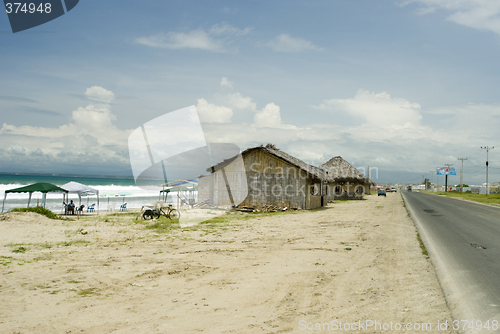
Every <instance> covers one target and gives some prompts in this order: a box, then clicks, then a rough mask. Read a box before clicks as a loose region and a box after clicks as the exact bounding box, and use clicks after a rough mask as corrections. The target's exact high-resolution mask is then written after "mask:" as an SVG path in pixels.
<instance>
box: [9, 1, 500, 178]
mask: <svg viewBox="0 0 500 334" xmlns="http://www.w3.org/2000/svg"><path fill="white" fill-rule="evenodd" d="M0 45H1V47H0V60H1V61H0V143H1V145H0V172H10V173H12V172H17V173H60V174H61V173H62V174H85V175H123V176H131V175H132V171H131V166H130V161H129V150H128V146H127V145H128V137H129V136H130V134H131V133H132V132H133V131H134V130H135V129H137V128H138V127H140V126H141V125H142V124H144V123H146V122H148V121H150V120H153V119H155V118H157V117H160V116H162V115H164V114H166V113H169V112H173V111H175V110H178V109H182V108H186V107H189V106H193V105H194V106H196V109H197V111H198V114H199V117H200V121H201V122H202V128H203V132H204V135H205V138H206V141H207V142H213V143H234V144H236V145H238V146H239V147H240V148H241V149H246V148H248V147H253V146H256V145H261V144H264V145H265V144H267V143H273V144H275V145H276V146H277V147H278V148H280V149H282V150H283V151H285V152H287V153H289V154H291V155H294V156H296V157H298V158H300V159H302V160H304V161H305V162H307V163H309V164H312V165H316V166H319V165H321V164H322V163H324V162H326V161H327V160H329V159H330V158H332V157H334V156H339V155H340V156H342V157H343V158H344V159H346V160H347V161H349V162H350V163H351V164H352V165H354V166H355V167H365V168H366V167H367V166H370V167H371V168H375V169H374V170H375V171H378V175H375V172H373V173H372V174H371V175H370V176H371V177H372V178H373V179H374V181H375V182H421V181H422V180H423V178H424V177H427V178H430V179H431V181H433V182H434V181H435V180H436V167H439V166H444V165H445V164H453V166H454V167H456V169H457V174H460V173H459V172H460V167H461V161H459V160H457V159H458V158H467V160H465V161H464V182H465V183H468V184H481V183H483V182H485V174H486V167H485V161H486V150H484V149H481V146H490V147H491V146H494V147H495V149H492V150H490V151H489V161H490V163H489V166H490V168H489V174H490V175H489V180H490V182H498V181H500V133H499V129H500V94H499V93H498V87H500V64H499V62H500V60H499V59H500V57H499V55H500V2H499V1H497V0H352V1H343V0H337V1H335V0H330V1H314V0H312V1H290V0H283V1H281V0H273V1H250V0H249V1H210V2H208V1H160V0H150V1H128V0H106V1H98V0H86V1H80V2H79V4H78V5H77V6H76V7H75V8H73V9H72V10H71V11H70V12H68V13H67V14H65V15H63V16H61V17H59V18H57V19H55V20H53V21H50V22H48V23H45V24H43V25H40V26H38V27H34V28H32V29H29V30H25V31H21V32H18V33H12V30H11V28H10V25H9V20H8V17H7V14H1V15H0ZM171 126H172V127H175V124H172V125H171ZM174 132H175V131H174ZM186 136H189V134H186ZM169 140H171V138H170V139H169V131H166V132H165V141H169ZM442 178H443V177H441V179H440V181H439V182H440V183H441V184H442V182H443V179H442ZM450 183H452V184H458V183H459V176H458V175H457V176H452V177H450Z"/></svg>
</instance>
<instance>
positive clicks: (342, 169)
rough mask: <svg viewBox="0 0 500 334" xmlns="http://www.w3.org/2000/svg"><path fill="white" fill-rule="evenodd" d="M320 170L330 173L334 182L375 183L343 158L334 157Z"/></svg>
mask: <svg viewBox="0 0 500 334" xmlns="http://www.w3.org/2000/svg"><path fill="white" fill-rule="evenodd" d="M319 168H321V169H323V170H325V171H328V176H329V177H330V178H333V180H334V181H337V182H338V181H349V182H362V183H371V184H372V185H375V182H373V181H372V180H370V179H369V178H367V177H366V176H365V175H363V173H361V172H360V171H359V170H357V169H356V168H354V167H353V166H352V165H351V164H350V163H348V162H347V161H345V160H344V159H343V158H342V157H341V156H338V157H333V158H331V159H330V160H328V161H327V162H325V163H324V164H322V165H321V166H319Z"/></svg>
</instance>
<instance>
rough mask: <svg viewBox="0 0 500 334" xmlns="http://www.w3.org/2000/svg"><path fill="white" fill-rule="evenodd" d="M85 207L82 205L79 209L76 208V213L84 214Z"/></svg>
mask: <svg viewBox="0 0 500 334" xmlns="http://www.w3.org/2000/svg"><path fill="white" fill-rule="evenodd" d="M84 207H85V205H83V204H82V205H80V206H79V207H77V208H76V211H77V212H80V213H83V208H84Z"/></svg>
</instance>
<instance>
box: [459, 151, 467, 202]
mask: <svg viewBox="0 0 500 334" xmlns="http://www.w3.org/2000/svg"><path fill="white" fill-rule="evenodd" d="M457 160H462V169H460V193H461V194H462V193H463V192H464V160H467V158H458V159H457Z"/></svg>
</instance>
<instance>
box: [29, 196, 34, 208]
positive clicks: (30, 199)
mask: <svg viewBox="0 0 500 334" xmlns="http://www.w3.org/2000/svg"><path fill="white" fill-rule="evenodd" d="M31 194H33V192H30V197H29V198H28V208H29V207H30V202H31Z"/></svg>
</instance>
